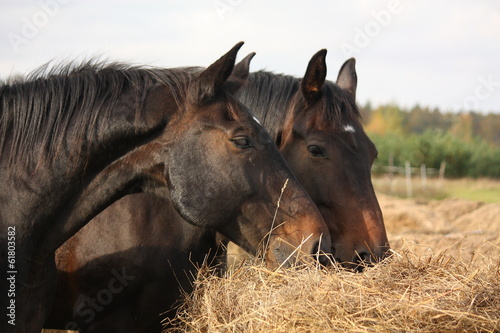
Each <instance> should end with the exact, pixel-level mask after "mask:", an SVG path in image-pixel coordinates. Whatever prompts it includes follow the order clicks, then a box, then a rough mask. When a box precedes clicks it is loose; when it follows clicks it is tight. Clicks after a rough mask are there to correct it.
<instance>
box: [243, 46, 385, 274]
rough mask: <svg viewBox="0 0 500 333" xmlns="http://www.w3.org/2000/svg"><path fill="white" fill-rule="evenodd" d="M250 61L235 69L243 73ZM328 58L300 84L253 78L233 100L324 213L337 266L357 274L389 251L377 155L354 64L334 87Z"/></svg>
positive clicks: (320, 55)
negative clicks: (375, 170) (377, 186)
mask: <svg viewBox="0 0 500 333" xmlns="http://www.w3.org/2000/svg"><path fill="white" fill-rule="evenodd" d="M252 56H253V55H249V56H248V57H247V58H246V59H244V60H243V61H241V62H240V64H239V65H238V66H237V68H236V70H238V68H242V70H244V69H243V68H245V62H247V61H249V60H250V59H251V57H252ZM325 57H326V50H321V51H319V52H317V53H316V54H315V55H314V56H313V57H312V58H311V60H310V62H309V65H308V67H307V70H306V73H305V75H304V78H303V79H302V80H299V79H297V78H295V77H292V76H287V75H276V74H273V73H269V72H265V71H260V72H256V73H252V74H250V77H249V84H248V85H247V86H245V88H244V89H241V90H239V91H238V93H237V94H236V96H237V97H238V98H239V100H240V101H241V102H242V103H243V104H245V105H247V106H249V107H250V108H251V110H252V112H253V113H254V115H255V116H256V117H257V118H258V119H259V120H260V122H261V123H262V125H263V126H264V127H265V128H266V129H267V130H268V132H269V133H270V135H271V137H272V138H273V140H274V141H275V142H276V143H277V145H278V148H279V150H280V152H281V154H282V155H283V157H284V158H285V160H286V161H287V162H288V164H289V165H290V168H291V169H292V171H293V172H294V174H295V175H296V176H297V178H298V179H299V181H300V183H301V184H302V185H303V186H304V187H305V189H306V190H307V192H308V193H309V195H310V196H311V198H312V199H313V201H314V202H315V203H316V205H317V206H318V208H319V209H320V211H321V213H322V215H323V217H324V218H325V221H326V224H327V226H328V228H329V230H330V235H331V237H332V253H333V254H334V256H335V258H336V259H337V261H338V262H340V263H343V265H344V266H346V267H350V268H358V269H360V268H362V267H363V265H360V266H358V264H359V263H360V262H363V263H372V262H376V261H378V260H379V259H381V258H383V257H384V256H385V254H386V252H387V251H388V250H389V243H388V239H387V235H386V231H385V226H384V220H383V217H382V212H381V210H380V207H379V204H378V201H377V198H376V196H375V192H374V190H373V185H372V182H371V166H372V164H373V161H374V160H375V158H376V157H377V149H376V148H375V145H374V144H373V143H372V141H371V140H370V139H369V138H368V136H367V135H366V133H365V131H364V130H363V126H362V124H361V122H360V118H361V115H360V112H359V110H358V107H357V105H356V87H357V74H356V69H355V60H354V59H349V60H347V61H346V62H345V63H344V64H343V65H342V67H341V69H340V71H339V73H338V77H337V83H333V82H331V81H327V80H325V78H326V70H327V69H326V61H325ZM247 66H248V65H247Z"/></svg>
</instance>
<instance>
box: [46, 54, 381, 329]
mask: <svg viewBox="0 0 500 333" xmlns="http://www.w3.org/2000/svg"><path fill="white" fill-rule="evenodd" d="M325 55H326V52H325V51H324V50H322V51H320V52H318V53H317V54H316V55H315V56H314V57H313V58H312V59H311V61H310V63H309V66H308V69H307V71H306V75H305V78H304V80H302V81H301V80H299V79H296V78H294V77H291V76H285V75H276V74H272V73H269V72H257V73H253V74H250V80H249V82H247V83H246V85H245V86H244V87H243V88H242V89H240V90H239V91H238V92H237V95H238V96H239V98H241V99H242V100H244V101H245V102H246V103H248V104H249V105H251V106H252V107H253V108H254V110H255V112H256V114H257V116H258V118H259V119H261V121H263V123H264V125H265V126H267V129H268V130H269V131H270V132H271V133H272V135H273V138H274V139H275V140H276V141H277V142H278V144H280V146H281V147H282V149H283V153H284V154H285V156H286V158H287V159H288V160H290V161H292V162H294V163H293V164H292V166H293V167H294V168H295V169H294V171H295V172H297V174H299V175H300V176H301V179H302V181H303V182H304V184H306V185H307V186H308V190H309V191H310V194H311V195H312V196H313V197H314V198H315V202H316V204H317V205H318V206H319V207H321V211H322V213H323V214H324V216H325V217H327V218H328V219H327V221H328V227H329V229H330V232H331V236H332V238H333V239H335V240H336V241H335V244H334V247H333V251H334V252H335V254H336V257H337V260H338V261H340V262H342V263H344V265H345V266H347V267H353V268H356V267H362V265H361V266H358V265H359V263H360V262H361V261H363V262H364V263H366V262H368V263H370V262H376V261H377V260H379V259H381V258H382V257H383V256H384V253H385V251H387V250H388V242H387V236H386V233H385V228H384V223H383V219H382V214H381V212H380V208H379V206H378V202H377V199H376V197H375V194H374V192H373V187H372V184H371V178H370V167H371V164H372V162H373V159H374V158H375V156H376V149H375V147H374V145H373V144H372V143H371V141H370V140H369V139H368V137H367V136H366V134H365V133H364V131H363V128H362V126H361V124H360V115H359V111H358V109H357V107H356V104H355V90H356V73H355V69H354V60H352V59H351V60H349V61H348V62H346V64H344V66H343V67H342V69H341V71H340V73H339V79H338V84H334V83H332V82H329V81H325V76H326V65H325ZM252 56H253V54H252V55H250V56H248V57H247V58H245V59H243V60H242V61H241V62H240V63H239V64H238V65H236V67H235V69H234V71H233V75H234V76H237V77H245V75H246V73H248V67H249V64H250V60H251V58H252ZM306 125H307V126H308V129H307V130H305V129H304V128H303V127H304V126H306ZM285 137H286V139H285ZM292 145H293V146H294V148H295V150H292V149H291V147H292ZM294 155H297V156H299V157H296V156H294ZM320 155H321V156H320ZM297 161H299V162H301V163H297ZM337 188H338V189H339V190H338V191H337V190H336V189H337ZM171 210H172V208H169V207H168V205H165V203H164V202H162V201H159V200H158V199H156V198H153V197H150V196H148V195H144V194H143V195H132V196H128V197H125V198H123V199H122V200H120V201H119V202H117V203H116V204H115V205H113V206H112V207H110V208H108V209H107V210H106V211H105V212H104V213H103V214H101V215H99V216H98V217H97V218H96V221H93V222H92V223H90V224H89V225H87V226H86V227H85V228H84V229H82V230H81V231H80V232H79V233H78V234H77V235H75V237H74V238H73V239H71V240H70V241H69V242H68V243H66V244H65V245H64V246H63V247H61V249H60V250H59V251H58V267H59V269H60V270H61V271H60V274H59V278H60V282H59V285H60V288H58V293H59V296H58V298H57V299H58V300H59V302H58V304H56V306H55V309H54V312H53V316H52V318H51V322H49V323H48V326H47V327H59V328H75V327H80V329H82V330H83V331H88V332H119V331H123V330H127V331H129V332H157V331H160V330H161V327H160V318H161V316H160V313H161V312H163V311H166V310H168V309H170V308H171V307H172V304H173V303H174V302H175V300H176V299H177V298H178V297H179V295H180V292H179V290H178V289H175V288H172V285H171V284H172V282H174V284H180V286H181V287H182V288H183V289H184V290H185V291H189V290H190V288H191V286H190V285H189V283H187V281H186V280H183V279H179V281H177V279H176V276H181V277H184V276H186V275H187V276H190V277H191V280H192V279H194V278H193V274H195V273H196V272H195V267H194V266H195V264H198V265H199V264H200V263H202V262H203V261H208V262H210V261H211V260H212V259H210V258H206V257H205V255H206V254H207V253H210V254H211V256H213V255H214V254H215V253H214V251H215V249H216V245H217V244H216V241H215V236H214V232H213V231H211V230H207V229H201V228H195V227H192V226H190V225H188V224H187V223H184V224H182V223H181V222H182V221H172V219H174V217H175V215H174V214H172V213H171V212H170V211H171ZM166 217H168V218H166ZM177 218H178V219H179V220H182V218H181V217H180V216H177ZM98 226H99V227H98ZM142 226H146V227H145V228H142ZM106 229H107V230H109V234H110V235H111V234H113V237H108V239H107V241H106V242H102V243H96V242H94V241H93V240H94V239H96V238H97V234H98V232H99V231H100V230H101V231H102V230H106ZM130 229H131V230H134V232H133V233H130V232H129V231H130ZM113 231H114V233H113ZM337 233H338V234H337ZM131 234H132V235H135V237H133V238H131V237H130V235H131ZM173 242H175V244H176V247H174V248H172V247H171V246H170V245H168V244H172V243H173ZM210 251H211V252H210ZM188 259H189V260H188ZM120 269H125V270H126V272H128V274H129V275H131V276H133V277H134V279H131V281H127V282H128V284H127V286H126V287H123V288H122V289H120V292H119V293H118V292H117V293H116V294H113V295H112V296H113V297H112V299H111V300H108V299H102V300H101V302H99V299H98V295H99V293H100V292H102V291H103V290H104V291H105V292H106V291H107V290H108V289H109V288H108V284H109V281H110V280H112V279H113V278H114V275H113V274H112V272H111V271H112V270H115V271H118V270H120ZM104 303H106V304H104ZM169 314H170V315H172V314H173V312H170V313H169ZM122 325H123V326H122Z"/></svg>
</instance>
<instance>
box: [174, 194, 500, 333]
mask: <svg viewBox="0 0 500 333" xmlns="http://www.w3.org/2000/svg"><path fill="white" fill-rule="evenodd" d="M378 198H379V201H380V205H381V208H382V211H383V213H384V218H385V221H386V226H387V231H388V236H389V240H390V242H391V246H392V249H393V255H392V256H391V258H389V259H386V260H385V261H384V262H383V263H381V264H378V265H376V266H374V267H370V268H368V269H366V271H365V272H364V273H351V272H347V271H343V270H340V269H338V268H332V269H329V270H325V269H317V268H316V267H315V266H313V265H304V266H299V267H297V268H294V269H281V270H278V271H271V270H268V269H266V268H265V267H263V266H261V265H252V264H244V265H242V266H240V267H238V268H237V269H236V270H235V272H234V273H233V274H232V275H229V276H227V277H224V278H219V277H216V276H215V275H213V274H211V273H210V272H209V271H208V270H201V271H200V277H199V280H198V282H197V283H196V290H195V292H194V293H193V294H192V295H191V296H189V297H187V302H186V304H185V305H184V306H183V307H181V308H180V309H179V316H178V318H177V320H176V321H175V322H174V323H175V324H176V325H177V327H176V328H173V329H169V330H168V332H286V333H292V332H500V237H499V235H500V203H499V202H496V203H482V202H477V201H469V200H463V199H445V200H440V201H432V200H428V201H425V202H424V201H422V200H416V199H400V198H396V197H391V196H387V195H384V194H378Z"/></svg>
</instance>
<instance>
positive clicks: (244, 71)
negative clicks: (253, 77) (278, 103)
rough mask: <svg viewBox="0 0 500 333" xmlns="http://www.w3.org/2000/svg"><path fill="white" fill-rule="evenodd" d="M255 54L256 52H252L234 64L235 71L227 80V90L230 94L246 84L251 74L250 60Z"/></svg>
mask: <svg viewBox="0 0 500 333" xmlns="http://www.w3.org/2000/svg"><path fill="white" fill-rule="evenodd" d="M254 56H255V52H252V53H250V54H249V55H247V56H246V57H245V58H243V59H242V60H241V61H240V62H238V63H237V64H236V65H234V68H233V72H232V73H231V75H230V76H229V78H228V79H227V81H226V91H228V92H229V93H230V94H234V93H236V92H237V91H238V90H239V89H240V88H241V87H242V86H243V85H244V84H245V82H246V79H248V76H249V75H250V61H252V58H253V57H254Z"/></svg>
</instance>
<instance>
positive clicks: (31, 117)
mask: <svg viewBox="0 0 500 333" xmlns="http://www.w3.org/2000/svg"><path fill="white" fill-rule="evenodd" d="M194 71H195V70H194V69H193V70H189V69H172V70H166V69H155V68H145V67H134V66H129V65H124V64H118V63H98V62H96V61H94V60H91V61H88V62H84V63H82V64H74V63H70V64H66V65H57V66H54V67H52V68H49V66H48V65H45V66H42V67H40V68H39V69H37V70H35V71H34V72H33V73H31V74H29V75H27V77H26V78H24V79H23V78H21V79H20V78H15V79H11V80H9V81H7V82H8V83H3V84H2V85H0V155H1V154H6V153H7V154H10V160H9V161H10V163H11V164H12V163H14V162H21V163H24V164H27V163H29V162H30V161H33V160H36V158H37V157H40V156H42V155H46V156H48V158H54V156H55V155H56V152H57V151H58V149H60V148H61V145H63V143H64V141H65V140H67V134H69V133H67V132H68V131H69V130H70V124H77V126H74V125H73V126H71V131H72V133H71V136H72V137H73V138H75V139H76V140H77V142H92V141H93V139H95V137H96V136H97V134H96V133H95V132H96V131H95V130H92V129H93V128H94V126H95V125H96V124H97V123H98V122H101V121H106V120H109V118H110V117H111V110H112V109H113V107H114V105H115V104H116V103H117V101H118V99H119V97H120V96H121V95H122V93H124V92H127V93H128V94H129V97H128V99H129V100H127V103H129V105H131V106H133V107H134V108H135V110H136V112H141V105H142V103H143V101H144V98H145V94H146V92H147V89H148V88H150V87H152V86H153V85H156V84H159V83H162V84H165V85H167V86H169V87H170V88H171V90H172V92H173V94H174V97H175V98H176V99H177V101H179V100H181V99H183V98H184V95H185V92H186V90H187V86H188V85H189V81H190V79H191V77H192V73H193V72H194ZM136 118H137V117H136ZM9 137H11V138H12V141H10V143H9V144H7V139H8V138H9ZM7 145H8V147H7Z"/></svg>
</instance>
